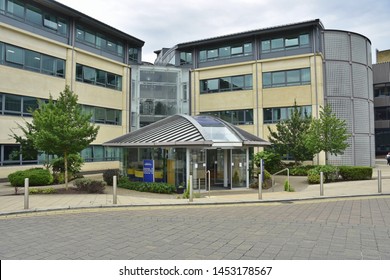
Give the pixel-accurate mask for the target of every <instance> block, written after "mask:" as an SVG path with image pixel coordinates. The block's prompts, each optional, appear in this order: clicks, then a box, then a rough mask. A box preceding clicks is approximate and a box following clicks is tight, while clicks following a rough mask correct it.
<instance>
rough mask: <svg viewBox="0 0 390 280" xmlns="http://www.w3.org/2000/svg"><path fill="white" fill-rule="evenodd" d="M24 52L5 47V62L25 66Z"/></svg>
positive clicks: (8, 46) (12, 47) (15, 48)
mask: <svg viewBox="0 0 390 280" xmlns="http://www.w3.org/2000/svg"><path fill="white" fill-rule="evenodd" d="M23 57H24V51H23V49H21V48H17V47H14V46H10V45H6V47H5V60H6V61H7V62H10V63H13V64H18V65H23V62H24V59H23Z"/></svg>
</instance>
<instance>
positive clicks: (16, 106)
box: [4, 94, 22, 115]
mask: <svg viewBox="0 0 390 280" xmlns="http://www.w3.org/2000/svg"><path fill="white" fill-rule="evenodd" d="M4 103H5V104H4V111H5V113H7V114H13V115H20V114H21V112H22V97H20V96H17V95H9V94H6V95H5V100H4Z"/></svg>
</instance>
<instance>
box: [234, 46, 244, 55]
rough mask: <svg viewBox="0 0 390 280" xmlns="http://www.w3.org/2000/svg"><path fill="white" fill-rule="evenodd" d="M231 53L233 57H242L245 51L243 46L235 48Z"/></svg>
mask: <svg viewBox="0 0 390 280" xmlns="http://www.w3.org/2000/svg"><path fill="white" fill-rule="evenodd" d="M231 52H232V55H242V54H243V52H244V50H243V47H242V46H238V47H233V48H232V51H231Z"/></svg>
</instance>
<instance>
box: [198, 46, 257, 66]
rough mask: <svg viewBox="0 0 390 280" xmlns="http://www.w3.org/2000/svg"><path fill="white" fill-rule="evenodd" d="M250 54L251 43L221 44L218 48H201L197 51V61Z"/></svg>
mask: <svg viewBox="0 0 390 280" xmlns="http://www.w3.org/2000/svg"><path fill="white" fill-rule="evenodd" d="M251 54H252V43H245V44H242V45H236V44H235V45H233V46H222V47H219V48H218V49H208V50H201V51H200V52H199V61H201V62H203V61H207V60H216V59H226V58H231V57H236V56H242V55H251Z"/></svg>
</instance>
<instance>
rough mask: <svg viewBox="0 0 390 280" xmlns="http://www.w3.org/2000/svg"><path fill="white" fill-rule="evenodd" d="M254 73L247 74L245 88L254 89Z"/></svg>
mask: <svg viewBox="0 0 390 280" xmlns="http://www.w3.org/2000/svg"><path fill="white" fill-rule="evenodd" d="M252 87H253V84H252V75H245V89H252Z"/></svg>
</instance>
